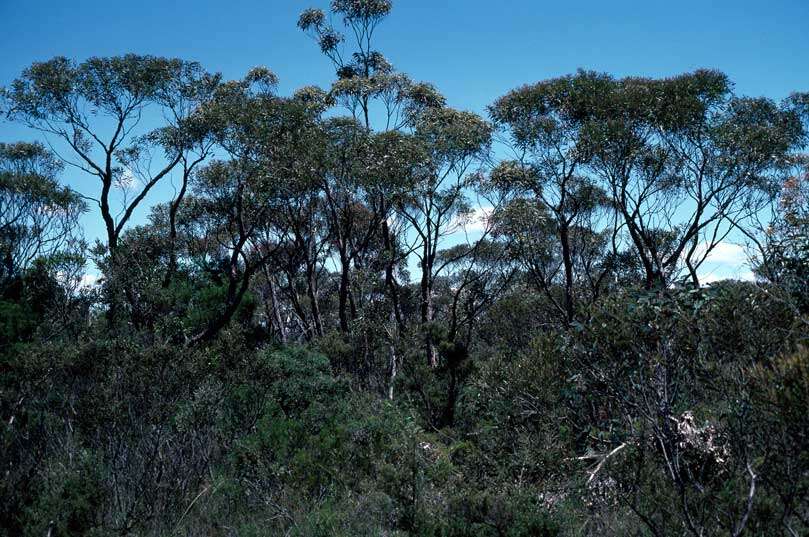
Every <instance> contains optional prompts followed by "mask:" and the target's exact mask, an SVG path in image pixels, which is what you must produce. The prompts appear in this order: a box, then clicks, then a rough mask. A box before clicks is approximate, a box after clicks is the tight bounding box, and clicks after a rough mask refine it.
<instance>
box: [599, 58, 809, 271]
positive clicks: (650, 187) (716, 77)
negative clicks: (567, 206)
mask: <svg viewBox="0 0 809 537" xmlns="http://www.w3.org/2000/svg"><path fill="white" fill-rule="evenodd" d="M590 115H591V119H590V120H588V124H587V127H586V134H587V145H588V151H589V152H591V153H592V163H591V165H592V169H593V170H594V172H595V175H596V176H597V177H598V178H599V179H600V181H601V183H602V184H603V187H604V189H605V190H606V191H607V192H608V194H609V196H610V201H611V203H612V205H613V207H614V208H615V210H616V211H617V214H618V215H619V217H620V220H621V224H622V225H623V227H624V228H625V230H626V234H627V235H628V237H629V242H630V244H631V245H632V247H633V248H634V249H635V251H636V253H637V255H638V257H639V259H640V262H641V264H642V266H643V269H644V272H645V285H646V286H647V287H655V286H660V285H664V284H666V283H667V282H669V281H670V280H671V279H672V278H673V277H676V275H677V274H678V271H679V270H680V269H681V268H682V267H683V266H684V267H685V269H686V270H687V273H688V275H689V277H690V279H691V281H692V282H693V284H694V285H699V276H698V269H699V267H700V266H701V265H702V264H703V263H704V262H705V260H706V259H707V258H708V257H709V256H710V254H711V252H712V251H713V250H714V249H715V248H716V246H717V245H718V244H719V243H721V242H722V241H723V240H726V239H727V238H728V237H731V236H732V233H733V231H734V230H744V229H745V228H746V227H747V226H748V225H750V222H751V220H752V219H754V218H755V217H756V215H757V214H758V213H759V211H761V210H762V209H763V208H764V207H765V206H766V205H767V204H768V203H769V202H770V200H771V199H772V197H773V196H774V194H775V193H776V192H777V191H778V188H779V187H778V185H779V184H780V183H781V182H782V181H783V178H784V174H785V172H786V171H787V170H789V169H790V167H791V161H792V156H793V151H794V149H795V148H796V147H797V145H798V144H799V143H800V141H801V139H802V137H803V129H802V127H801V123H800V120H799V118H798V116H797V114H796V113H795V111H793V110H789V109H786V108H784V107H780V106H778V105H777V104H776V103H774V102H772V101H771V100H769V99H764V98H745V97H737V96H734V95H733V93H732V86H731V83H730V81H729V80H728V78H727V77H726V76H725V75H724V74H722V73H719V72H716V71H707V70H700V71H695V72H693V73H689V74H684V75H680V76H677V77H673V78H669V79H661V80H653V79H641V78H628V79H623V80H612V79H609V78H607V81H606V83H605V84H604V85H603V87H602V90H601V91H600V92H599V93H598V96H597V102H596V103H595V106H594V107H593V109H592V111H591V112H590Z"/></svg>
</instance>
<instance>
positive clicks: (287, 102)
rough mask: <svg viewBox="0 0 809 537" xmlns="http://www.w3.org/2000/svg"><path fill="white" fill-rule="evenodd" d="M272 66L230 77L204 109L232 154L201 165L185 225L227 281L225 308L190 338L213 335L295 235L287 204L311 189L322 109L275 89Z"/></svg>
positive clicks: (194, 252)
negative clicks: (287, 216) (313, 152)
mask: <svg viewBox="0 0 809 537" xmlns="http://www.w3.org/2000/svg"><path fill="white" fill-rule="evenodd" d="M275 85H276V78H275V75H274V74H273V73H271V72H270V71H269V70H267V69H266V68H255V69H253V70H251V71H250V72H249V73H248V75H247V76H246V77H245V79H244V80H242V81H235V82H228V83H226V84H223V85H221V86H220V87H219V88H218V89H217V90H216V92H215V94H214V97H213V100H212V102H211V103H210V104H209V105H208V106H207V107H206V108H205V110H204V114H205V115H206V121H208V122H210V124H211V125H212V136H213V138H214V140H215V142H216V144H217V146H218V147H220V148H222V150H223V151H224V152H225V153H226V154H227V156H228V159H227V160H216V161H212V162H210V163H209V164H207V165H206V166H205V167H204V168H202V169H200V170H199V171H198V172H197V173H196V174H195V175H194V178H193V181H192V197H191V198H189V199H188V200H187V205H188V209H187V211H188V212H187V216H188V218H187V221H186V222H184V224H183V225H184V226H185V229H186V230H187V232H188V233H190V234H191V235H192V236H193V237H194V240H193V241H192V242H193V245H192V246H191V247H190V252H189V253H190V255H191V256H192V258H193V259H194V260H195V261H196V262H197V263H199V264H201V265H202V266H203V267H207V268H208V269H209V270H212V271H214V272H216V273H217V275H218V276H219V277H221V278H222V279H223V280H224V296H223V299H222V306H221V308H220V311H219V312H217V314H216V315H215V316H214V317H213V318H212V319H211V320H210V321H209V322H208V324H207V326H206V327H205V328H204V330H202V331H201V332H199V333H198V334H195V335H194V336H192V338H191V340H192V342H196V341H204V340H209V339H211V338H212V337H214V336H215V335H216V334H217V333H218V332H219V331H220V330H221V329H222V328H223V327H224V326H225V325H227V323H228V322H229V321H230V320H231V318H232V317H233V315H234V314H235V313H236V311H237V309H238V308H239V306H240V305H241V303H242V300H243V298H244V296H245V294H246V293H247V291H248V290H249V288H250V282H251V280H252V278H253V276H254V275H255V274H256V273H257V272H258V271H260V270H261V269H262V268H263V267H264V266H265V264H266V263H268V262H269V261H270V259H271V258H272V257H273V256H274V255H276V254H277V253H278V252H279V250H280V249H281V248H282V247H283V246H284V245H285V244H286V242H287V240H288V238H289V236H290V233H291V231H290V227H289V225H288V221H287V220H285V219H284V218H283V214H284V210H285V209H286V208H287V207H288V206H289V204H290V203H292V202H293V200H297V199H299V198H301V197H302V196H306V195H307V193H308V192H309V191H310V189H311V188H312V183H311V179H310V177H309V176H308V172H304V173H303V175H302V174H301V170H308V169H309V168H310V165H311V162H310V161H309V160H308V157H309V156H310V155H311V148H312V147H319V146H321V145H322V143H321V142H322V137H320V132H321V130H320V129H319V128H318V125H317V122H316V120H317V118H318V117H319V114H320V113H321V110H322V109H321V108H320V107H319V106H318V105H317V104H313V103H312V102H310V101H308V100H306V99H302V98H299V97H292V98H284V97H279V96H278V95H276V93H275Z"/></svg>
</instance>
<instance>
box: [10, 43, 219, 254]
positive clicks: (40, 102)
mask: <svg viewBox="0 0 809 537" xmlns="http://www.w3.org/2000/svg"><path fill="white" fill-rule="evenodd" d="M215 79H216V77H215V76H211V75H208V74H207V73H205V72H204V71H203V70H202V69H201V68H200V66H199V65H198V64H196V63H193V62H186V61H183V60H179V59H168V58H159V57H154V56H139V55H135V54H127V55H125V56H115V57H107V58H97V57H94V58H90V59H88V60H85V61H83V62H81V63H76V62H74V61H71V60H69V59H67V58H64V57H56V58H53V59H51V60H48V61H45V62H37V63H33V64H32V65H31V66H30V67H28V68H27V69H25V70H24V71H23V72H22V75H21V76H20V77H19V78H17V79H16V80H14V81H13V82H12V83H11V85H10V86H9V87H7V88H4V89H3V90H2V96H3V98H4V101H5V103H6V113H7V116H8V118H9V119H12V120H18V121H21V122H23V123H24V124H26V125H28V126H29V127H31V128H34V129H37V130H39V131H41V132H43V133H44V134H45V135H46V136H47V137H48V141H49V143H50V144H51V147H52V148H55V149H58V150H59V153H58V154H59V156H60V158H61V159H62V160H63V161H64V162H65V163H67V164H69V165H71V166H73V167H75V168H77V169H79V170H81V171H83V172H85V173H87V174H88V175H90V176H93V177H95V178H97V179H98V181H99V186H100V191H99V193H98V194H97V196H87V197H88V198H89V199H92V200H93V201H94V202H96V203H97V204H98V207H99V209H100V211H101V217H102V219H103V222H104V228H105V231H106V243H107V244H106V246H107V249H108V251H109V253H110V255H112V256H114V255H115V248H116V246H117V244H118V239H119V237H120V236H121V233H122V232H123V230H124V228H125V226H126V225H127V223H128V222H129V221H130V220H131V218H132V216H133V213H134V212H135V210H136V209H137V208H138V207H139V205H140V204H141V202H142V201H143V200H144V198H146V196H147V195H148V194H149V192H150V191H151V190H152V189H153V188H154V187H155V185H157V183H158V182H159V181H160V180H161V179H163V178H164V177H166V176H167V175H169V174H170V173H171V171H172V170H173V169H174V168H175V167H176V166H177V165H178V164H179V163H180V162H182V161H184V155H185V154H186V153H185V150H186V149H187V145H185V143H180V144H179V145H178V143H179V142H181V141H183V142H185V141H186V135H183V136H178V135H177V134H176V133H175V134H174V135H172V136H171V137H170V139H171V141H172V143H168V144H167V143H165V142H167V141H168V140H169V138H166V137H165V136H163V137H160V136H157V135H156V134H157V132H159V129H160V126H159V125H158V126H157V127H156V129H155V128H152V129H149V128H148V127H147V126H146V125H147V124H148V123H149V122H150V120H152V119H155V118H160V119H159V121H165V122H166V123H165V125H164V126H168V127H170V128H171V129H174V130H176V129H179V128H181V126H182V123H183V122H184V120H185V119H186V118H187V117H188V115H189V114H190V113H191V112H192V111H193V110H194V109H195V104H196V101H197V100H198V97H199V96H200V89H201V87H202V86H205V85H206V84H207V83H208V82H211V81H214V80H215ZM144 131H145V132H144ZM161 142H163V143H161ZM160 149H163V150H164V152H163V155H162V158H155V157H160V155H159V152H160ZM116 189H119V190H120V191H121V193H122V198H123V199H122V203H121V207H120V212H119V211H118V209H117V208H115V207H114V204H115V201H114V199H113V197H114V194H115V190H116Z"/></svg>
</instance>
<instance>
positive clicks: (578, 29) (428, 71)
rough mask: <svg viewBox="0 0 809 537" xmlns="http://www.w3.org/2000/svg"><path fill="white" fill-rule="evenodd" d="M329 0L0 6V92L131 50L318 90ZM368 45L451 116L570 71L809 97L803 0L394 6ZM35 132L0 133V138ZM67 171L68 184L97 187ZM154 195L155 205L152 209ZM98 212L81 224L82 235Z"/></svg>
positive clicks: (0, 0) (455, 0) (8, 129)
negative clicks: (309, 22) (693, 79)
mask: <svg viewBox="0 0 809 537" xmlns="http://www.w3.org/2000/svg"><path fill="white" fill-rule="evenodd" d="M327 4H328V2H327V0H313V1H311V2H310V1H308V0H303V1H298V0H295V1H293V0H249V1H246V0H231V1H229V2H217V1H213V0H194V1H190V0H139V1H119V2H109V1H104V2H102V1H98V0H68V1H66V0H60V1H53V0H51V1H23V0H0V85H5V84H8V83H9V82H11V81H12V80H13V79H14V78H15V77H16V76H17V75H18V74H19V73H20V72H21V71H22V70H23V69H24V68H25V67H26V66H28V65H30V63H31V62H33V61H40V60H45V59H48V58H51V57H53V56H55V55H63V56H67V57H70V58H74V59H77V60H82V59H84V58H87V57H89V56H106V55H116V54H124V53H127V52H136V53H140V54H154V55H161V56H175V57H180V58H184V59H189V60H197V61H199V62H200V63H202V64H203V65H204V66H205V67H206V68H207V69H209V70H211V71H220V72H222V73H223V74H224V75H225V77H226V78H240V77H241V76H242V75H243V74H244V73H245V72H246V71H247V70H248V69H249V68H251V67H253V66H255V65H266V66H267V67H269V68H270V69H272V70H273V71H274V72H275V73H276V74H277V75H278V76H279V77H280V79H281V85H280V90H281V92H282V93H289V92H291V91H292V90H294V89H295V88H298V87H300V86H303V85H308V84H318V85H322V86H326V85H328V83H329V81H330V80H331V78H332V71H331V68H330V65H329V63H328V62H327V61H326V60H325V59H324V58H323V57H322V56H321V55H320V53H319V51H318V48H317V46H316V45H315V44H314V43H313V42H312V41H311V40H310V39H309V38H307V37H306V36H305V35H304V34H303V33H302V32H300V31H299V30H298V29H297V28H296V26H295V23H296V21H297V17H298V14H299V13H300V12H301V11H302V10H303V9H304V8H306V7H320V8H326V7H327ZM377 42H378V48H379V49H380V51H381V52H382V53H383V54H385V56H386V57H388V59H389V60H391V62H392V63H393V64H394V65H395V66H396V67H397V68H398V69H400V70H401V71H404V72H406V73H408V74H410V75H411V76H412V77H413V78H414V79H419V80H425V81H429V82H432V83H433V84H435V85H436V86H437V87H438V88H439V89H440V90H441V91H442V92H443V93H444V94H445V95H446V96H447V99H448V101H449V104H450V105H451V106H454V107H456V108H463V109H469V110H473V111H476V112H480V113H484V112H485V107H486V105H487V104H489V103H490V102H492V101H493V100H494V99H495V98H497V97H498V96H500V95H502V94H503V93H505V92H506V91H508V90H510V89H512V88H514V87H517V86H519V85H522V84H526V83H530V82H535V81H538V80H542V79H546V78H551V77H555V76H559V75H563V74H566V73H570V72H573V71H575V70H576V69H578V68H585V69H593V70H597V71H606V72H609V73H612V74H614V75H617V76H624V75H643V76H666V75H673V74H677V73H681V72H684V71H689V70H693V69H695V68H699V67H711V68H717V69H720V70H722V71H724V72H726V73H727V74H728V75H729V76H730V77H731V79H732V80H733V81H734V82H735V83H736V91H737V92H738V93H740V94H747V95H765V96H768V97H772V98H776V99H780V98H783V97H785V96H787V95H788V94H789V93H790V92H792V91H796V90H803V91H807V90H809V1H807V0H770V1H763V0H722V1H710V0H700V1H697V0H680V1H652V0H647V1H639V0H638V1H629V0H608V1H605V0H586V1H585V0H581V1H567V2H558V1H553V2H549V1H541V0H501V1H500V2H491V1H484V0H463V1H461V0H443V1H435V0H433V1H430V0H398V1H396V0H394V10H393V13H392V15H391V16H390V17H389V19H388V20H387V21H386V22H385V23H384V24H383V26H382V27H381V28H380V30H379V32H378V41H377ZM36 136H37V135H36V134H35V133H32V132H30V131H27V130H26V129H24V128H22V127H20V126H18V125H13V124H9V123H0V141H5V142H8V141H14V140H17V139H26V140H30V139H34V138H36ZM76 173H77V172H75V171H71V172H66V174H65V178H64V179H65V181H66V182H67V183H69V184H71V185H72V186H75V187H77V188H79V189H80V190H85V188H87V189H90V188H92V187H93V186H94V185H93V184H92V183H89V180H88V179H86V178H81V177H77V176H76ZM161 192H163V193H165V190H163V191H158V192H156V197H155V199H152V200H150V201H151V202H156V201H160V199H159V198H160V195H161ZM97 221H98V219H97V215H96V214H94V213H91V214H89V215H88V216H87V218H85V223H86V226H87V231H88V235H90V236H91V237H92V236H93V235H94V233H97V232H98V229H99V228H98V226H97V224H96V223H97Z"/></svg>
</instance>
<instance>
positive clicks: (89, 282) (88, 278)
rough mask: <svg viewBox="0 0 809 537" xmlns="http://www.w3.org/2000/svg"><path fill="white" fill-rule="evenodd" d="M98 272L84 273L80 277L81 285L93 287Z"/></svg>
mask: <svg viewBox="0 0 809 537" xmlns="http://www.w3.org/2000/svg"><path fill="white" fill-rule="evenodd" d="M98 278H99V276H98V274H85V275H84V276H82V277H81V287H84V288H87V287H94V286H95V285H96V284H97V283H98Z"/></svg>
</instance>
